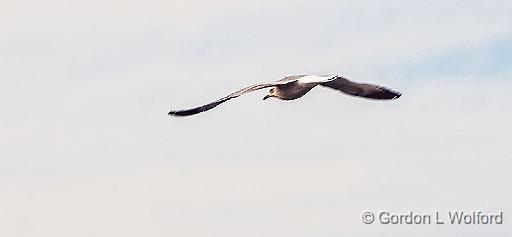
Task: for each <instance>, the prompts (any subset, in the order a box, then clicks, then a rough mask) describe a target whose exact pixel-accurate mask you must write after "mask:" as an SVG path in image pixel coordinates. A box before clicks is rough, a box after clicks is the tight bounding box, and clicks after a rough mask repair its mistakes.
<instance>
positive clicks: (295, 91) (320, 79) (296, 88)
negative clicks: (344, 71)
mask: <svg viewBox="0 0 512 237" xmlns="http://www.w3.org/2000/svg"><path fill="white" fill-rule="evenodd" d="M317 85H321V86H324V87H328V88H331V89H334V90H338V91H341V92H343V93H346V94H348V95H352V96H358V97H364V98H369V99H376V100H391V99H397V98H399V97H400V96H401V95H402V94H401V93H400V92H397V91H393V90H391V89H388V88H386V87H383V86H378V85H373V84H367V83H358V82H354V81H350V80H348V79H347V78H345V77H342V76H315V75H296V76H288V77H285V78H283V79H281V80H278V81H275V82H271V83H263V84H256V85H252V86H248V87H245V88H243V89H241V90H239V91H236V92H234V93H232V94H230V95H228V96H226V97H223V98H221V99H218V100H216V101H214V102H211V103H209V104H206V105H202V106H199V107H196V108H191V109H184V110H172V111H170V112H169V115H171V116H179V117H182V116H190V115H194V114H198V113H201V112H205V111H208V110H210V109H213V108H215V107H217V106H218V105H220V104H222V103H224V102H226V101H228V100H231V99H234V98H237V97H239V96H241V95H244V94H247V93H249V92H252V91H256V90H260V89H264V88H270V91H269V94H268V95H266V96H265V97H263V100H266V99H268V98H272V97H273V98H278V99H281V100H295V99H298V98H300V97H302V96H303V95H305V94H306V93H308V92H309V91H310V90H311V89H313V88H314V87H315V86H317Z"/></svg>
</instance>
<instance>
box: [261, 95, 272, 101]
mask: <svg viewBox="0 0 512 237" xmlns="http://www.w3.org/2000/svg"><path fill="white" fill-rule="evenodd" d="M270 97H272V96H270V95H266V96H265V97H263V100H266V99H268V98H270Z"/></svg>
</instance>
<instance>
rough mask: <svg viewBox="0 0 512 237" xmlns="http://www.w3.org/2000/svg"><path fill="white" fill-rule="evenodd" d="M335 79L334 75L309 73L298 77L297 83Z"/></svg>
mask: <svg viewBox="0 0 512 237" xmlns="http://www.w3.org/2000/svg"><path fill="white" fill-rule="evenodd" d="M334 79H336V76H333V75H327V76H315V75H309V76H303V77H301V78H299V80H298V82H299V83H322V82H328V81H332V80H334Z"/></svg>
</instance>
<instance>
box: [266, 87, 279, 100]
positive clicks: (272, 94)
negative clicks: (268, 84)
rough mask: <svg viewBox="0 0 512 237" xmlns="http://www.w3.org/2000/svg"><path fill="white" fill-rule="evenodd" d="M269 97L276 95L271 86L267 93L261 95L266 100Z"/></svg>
mask: <svg viewBox="0 0 512 237" xmlns="http://www.w3.org/2000/svg"><path fill="white" fill-rule="evenodd" d="M270 97H276V88H272V89H270V90H269V91H268V95H266V96H265V97H263V100H266V99H268V98H270Z"/></svg>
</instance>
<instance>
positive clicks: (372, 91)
mask: <svg viewBox="0 0 512 237" xmlns="http://www.w3.org/2000/svg"><path fill="white" fill-rule="evenodd" d="M320 85H322V86H326V87H330V88H332V89H335V90H339V91H342V92H345V93H347V94H349V95H353V96H359V97H364V98H370V99H377V100H390V99H397V98H399V97H400V96H401V95H402V94H400V92H397V91H393V90H391V89H389V88H386V87H383V86H377V85H372V84H366V83H357V82H353V81H350V80H348V79H346V78H343V77H340V76H338V77H336V79H335V80H333V81H328V82H324V83H321V84H320Z"/></svg>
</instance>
